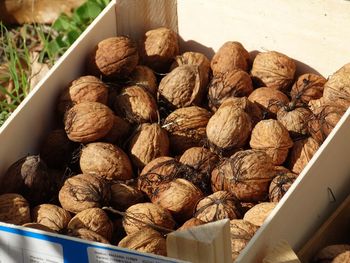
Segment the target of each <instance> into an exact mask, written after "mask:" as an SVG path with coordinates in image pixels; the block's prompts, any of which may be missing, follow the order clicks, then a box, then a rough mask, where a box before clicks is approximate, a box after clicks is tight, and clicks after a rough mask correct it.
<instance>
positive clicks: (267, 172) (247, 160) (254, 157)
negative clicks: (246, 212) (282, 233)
mask: <svg viewBox="0 0 350 263" xmlns="http://www.w3.org/2000/svg"><path fill="white" fill-rule="evenodd" d="M273 169H274V165H273V163H272V160H271V158H270V157H269V156H268V155H267V154H266V153H264V152H262V151H257V150H244V151H238V152H236V153H235V154H234V155H232V156H231V157H230V158H226V159H224V160H223V161H222V162H221V163H220V164H219V165H218V166H217V167H215V168H214V170H213V171H212V173H211V183H212V189H213V192H217V191H222V190H224V191H228V192H230V193H232V194H234V195H235V196H236V197H237V198H238V199H239V200H240V201H242V202H255V201H263V200H265V199H266V198H267V196H268V189H269V185H270V182H271V180H272V178H273V177H274V172H273Z"/></svg>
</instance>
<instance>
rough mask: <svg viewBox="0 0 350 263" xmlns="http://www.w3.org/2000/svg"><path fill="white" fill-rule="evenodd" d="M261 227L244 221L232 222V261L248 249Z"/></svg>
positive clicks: (234, 220) (235, 220)
mask: <svg viewBox="0 0 350 263" xmlns="http://www.w3.org/2000/svg"><path fill="white" fill-rule="evenodd" d="M258 229H259V227H257V226H255V225H253V224H251V223H249V222H248V221H245V220H242V219H233V220H231V221H230V232H231V248H232V260H235V259H236V258H237V257H238V256H239V254H240V253H241V251H242V250H243V249H244V248H245V247H246V245H247V244H248V242H249V241H250V239H251V238H252V237H253V236H254V234H255V232H256V231H257V230H258Z"/></svg>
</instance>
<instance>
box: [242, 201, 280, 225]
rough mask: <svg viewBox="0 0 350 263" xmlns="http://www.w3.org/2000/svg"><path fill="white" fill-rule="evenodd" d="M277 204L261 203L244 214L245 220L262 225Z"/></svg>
mask: <svg viewBox="0 0 350 263" xmlns="http://www.w3.org/2000/svg"><path fill="white" fill-rule="evenodd" d="M276 205H277V203H274V202H264V203H259V204H257V205H255V206H253V207H252V208H251V209H249V210H248V211H247V212H246V213H245V214H244V217H243V220H245V221H248V222H249V223H251V224H253V225H256V226H259V227H260V226H262V224H263V223H264V222H265V220H266V218H267V217H268V216H269V215H270V213H271V211H272V210H273V209H274V208H275V207H276Z"/></svg>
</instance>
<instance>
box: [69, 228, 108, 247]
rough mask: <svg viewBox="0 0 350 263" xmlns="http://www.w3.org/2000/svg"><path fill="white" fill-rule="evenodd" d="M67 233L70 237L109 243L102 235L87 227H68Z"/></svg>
mask: <svg viewBox="0 0 350 263" xmlns="http://www.w3.org/2000/svg"><path fill="white" fill-rule="evenodd" d="M68 235H69V236H72V237H78V238H81V239H84V240H88V241H93V242H100V243H104V244H109V241H108V240H107V239H105V238H104V237H103V236H101V235H99V234H97V233H96V232H94V231H92V230H90V229H87V228H77V229H69V232H68Z"/></svg>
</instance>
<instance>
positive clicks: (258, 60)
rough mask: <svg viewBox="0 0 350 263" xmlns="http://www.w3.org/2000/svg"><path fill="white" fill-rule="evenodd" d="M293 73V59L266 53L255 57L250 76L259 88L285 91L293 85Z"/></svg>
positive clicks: (270, 52) (274, 52)
mask: <svg viewBox="0 0 350 263" xmlns="http://www.w3.org/2000/svg"><path fill="white" fill-rule="evenodd" d="M295 71H296V64H295V62H294V60H293V59H291V58H290V57H288V56H286V55H284V54H282V53H279V52H276V51H267V52H261V53H259V54H258V55H257V56H256V57H255V59H254V61H253V66H252V70H251V75H252V78H253V81H255V82H256V83H258V85H259V86H266V87H269V88H273V89H278V90H282V91H286V90H287V89H288V88H289V87H290V86H291V84H292V83H293V80H294V74H295Z"/></svg>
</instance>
